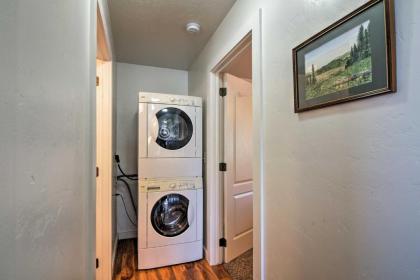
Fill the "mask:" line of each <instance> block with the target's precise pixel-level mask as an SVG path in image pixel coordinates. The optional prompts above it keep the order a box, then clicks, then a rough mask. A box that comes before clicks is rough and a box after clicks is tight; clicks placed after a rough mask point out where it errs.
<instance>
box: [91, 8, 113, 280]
mask: <svg viewBox="0 0 420 280" xmlns="http://www.w3.org/2000/svg"><path fill="white" fill-rule="evenodd" d="M102 4H103V3H102V1H97V3H96V7H97V11H96V58H97V63H96V75H97V76H96V77H98V74H99V73H100V79H99V85H98V84H97V87H96V94H95V95H96V98H95V100H96V103H95V104H96V120H95V124H96V133H95V135H96V167H97V178H96V188H95V189H96V193H95V196H96V236H95V237H96V238H95V240H96V258H97V262H98V264H99V267H97V268H96V279H98V280H99V279H100V280H111V279H112V270H113V262H114V261H113V259H114V254H113V253H115V252H114V251H116V250H115V244H112V243H113V240H112V238H113V236H112V235H113V226H114V225H113V185H114V168H113V159H112V158H113V153H114V149H113V147H114V137H113V131H114V129H115V128H114V122H113V118H114V111H113V107H114V105H113V102H114V95H113V86H114V85H113V73H114V69H113V68H114V64H113V57H112V46H111V40H110V38H109V33H108V32H107V31H108V30H107V27H106V25H105V22H104V19H105V16H106V14H104V10H105V9H106V8H105V7H103V6H102ZM97 83H98V78H97Z"/></svg>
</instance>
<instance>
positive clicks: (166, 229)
mask: <svg viewBox="0 0 420 280" xmlns="http://www.w3.org/2000/svg"><path fill="white" fill-rule="evenodd" d="M139 205H140V209H139V221H138V232H139V239H138V260H139V262H138V268H139V269H150V268H156V267H162V266H168V265H174V264H178V263H184V262H191V261H196V260H199V259H202V258H203V184H202V179H201V178H199V177H196V178H175V179H143V180H140V181H139Z"/></svg>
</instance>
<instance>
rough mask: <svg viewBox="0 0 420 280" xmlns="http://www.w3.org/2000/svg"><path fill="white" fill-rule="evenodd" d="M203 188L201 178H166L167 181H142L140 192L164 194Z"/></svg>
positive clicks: (140, 181) (140, 182)
mask: <svg viewBox="0 0 420 280" xmlns="http://www.w3.org/2000/svg"><path fill="white" fill-rule="evenodd" d="M202 188H203V179H202V178H201V177H193V178H173V179H171V178H167V179H166V178H165V179H140V180H139V189H140V192H162V191H176V190H194V189H202Z"/></svg>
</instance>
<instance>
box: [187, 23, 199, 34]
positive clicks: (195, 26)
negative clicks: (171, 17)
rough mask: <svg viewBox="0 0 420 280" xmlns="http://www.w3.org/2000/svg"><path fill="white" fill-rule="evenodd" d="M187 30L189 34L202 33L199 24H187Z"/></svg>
mask: <svg viewBox="0 0 420 280" xmlns="http://www.w3.org/2000/svg"><path fill="white" fill-rule="evenodd" d="M185 28H186V30H187V32H189V33H198V32H200V24H198V23H197V22H189V23H187V25H186V26H185Z"/></svg>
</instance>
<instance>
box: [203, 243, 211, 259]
mask: <svg viewBox="0 0 420 280" xmlns="http://www.w3.org/2000/svg"><path fill="white" fill-rule="evenodd" d="M203 251H204V257H205V258H206V260H207V261H208V262H209V260H210V256H209V252H208V251H207V248H206V246H203ZM209 263H210V262H209Z"/></svg>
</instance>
